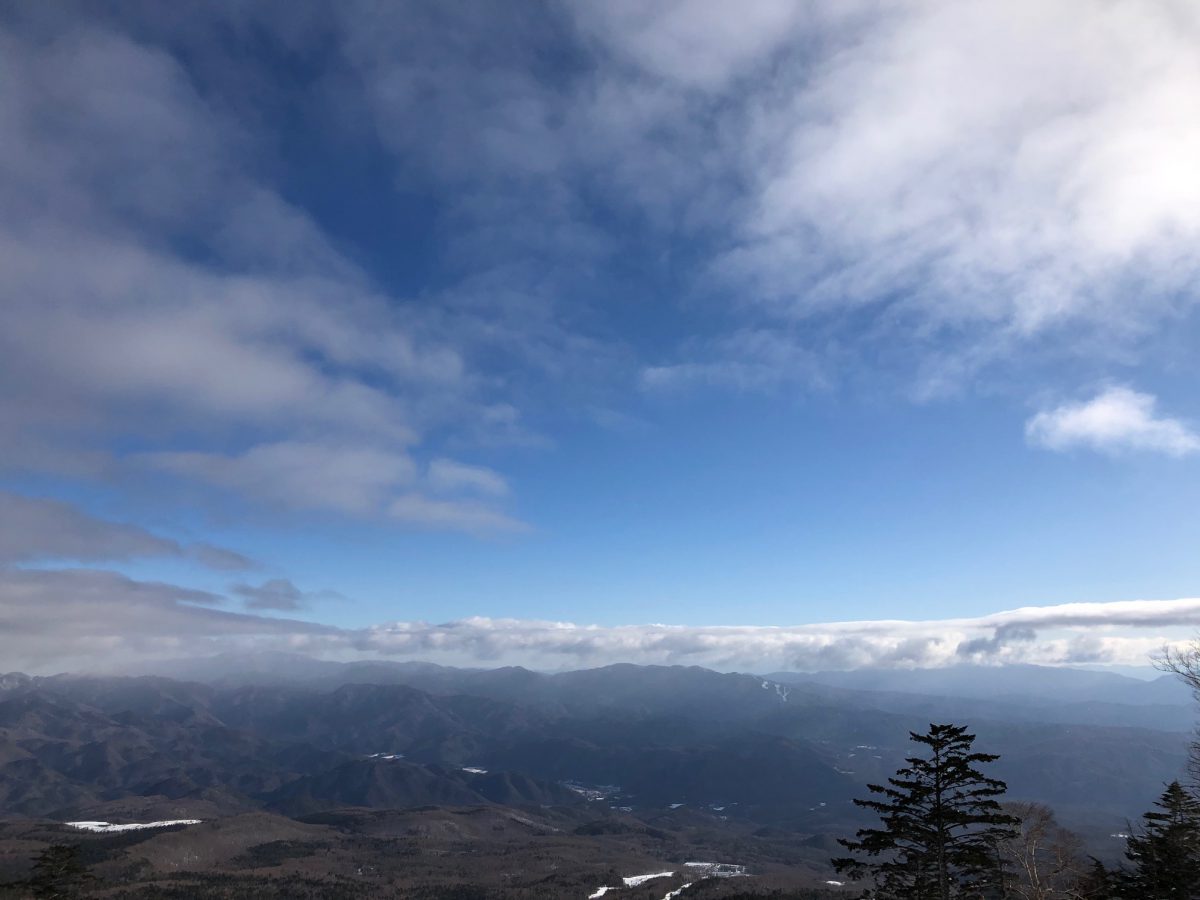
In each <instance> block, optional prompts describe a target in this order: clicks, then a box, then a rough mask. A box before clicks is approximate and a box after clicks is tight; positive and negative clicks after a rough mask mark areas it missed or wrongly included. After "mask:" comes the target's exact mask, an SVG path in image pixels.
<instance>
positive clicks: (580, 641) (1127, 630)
mask: <svg viewBox="0 0 1200 900" xmlns="http://www.w3.org/2000/svg"><path fill="white" fill-rule="evenodd" d="M1196 626H1200V600H1197V599H1188V600H1169V601H1145V600H1138V601H1127V602H1120V603H1078V604H1065V605H1061V606H1049V607H1026V608H1022V609H1016V610H1010V611H1006V612H1001V613H996V614H993V615H987V616H980V617H977V618H963V619H944V620H933V621H904V620H888V621H860V622H832V623H826V624H819V625H796V626H777V627H768V626H689V625H628V626H613V627H604V626H595V625H578V624H575V623H571V622H542V621H528V620H520V619H490V618H472V619H466V620H462V621H458V622H449V623H446V624H441V625H435V624H429V623H424V622H397V623H392V624H388V625H380V626H376V627H374V628H369V629H366V630H365V631H363V632H362V633H361V634H359V635H358V636H357V637H356V639H355V641H356V646H357V647H358V648H359V649H360V650H363V651H369V652H374V653H381V654H385V655H404V656H411V657H418V658H433V659H439V658H440V659H445V660H447V661H452V662H457V663H469V662H491V663H496V664H501V663H511V662H524V663H525V664H527V665H535V666H543V667H550V668H553V667H560V666H568V667H569V666H587V665H604V664H608V663H612V662H633V663H642V664H650V663H655V664H686V665H702V666H709V667H713V668H718V669H743V670H745V669H748V670H751V671H763V670H767V669H789V668H790V669H801V670H818V669H854V668H861V667H881V668H891V667H898V668H905V667H938V666H946V665H954V664H957V663H962V662H966V661H970V662H977V663H979V662H982V663H992V664H1009V663H1034V664H1042V665H1067V664H1077V663H1085V662H1087V663H1092V662H1096V663H1106V664H1125V665H1145V664H1146V663H1147V662H1148V660H1149V658H1150V656H1151V655H1153V654H1154V653H1156V652H1157V651H1158V650H1160V649H1161V648H1162V646H1163V645H1164V643H1175V642H1179V641H1182V640H1184V639H1186V637H1187V633H1188V631H1190V630H1191V629H1194V628H1196Z"/></svg>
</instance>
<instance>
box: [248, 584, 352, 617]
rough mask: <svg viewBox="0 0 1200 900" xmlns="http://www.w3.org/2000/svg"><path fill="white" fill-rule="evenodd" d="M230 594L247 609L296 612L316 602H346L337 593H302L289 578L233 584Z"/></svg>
mask: <svg viewBox="0 0 1200 900" xmlns="http://www.w3.org/2000/svg"><path fill="white" fill-rule="evenodd" d="M229 591H230V593H232V594H234V595H235V596H237V597H240V598H241V600H242V605H243V606H245V607H246V609H252V610H260V609H277V610H283V611H285V612H294V611H296V610H300V609H304V608H306V607H307V606H308V605H309V604H311V603H312V602H314V601H319V600H344V599H345V597H343V596H342V595H341V594H339V593H337V592H336V591H302V590H300V588H298V587H296V585H295V584H293V583H292V582H291V581H290V580H288V579H287V578H270V579H267V580H266V581H264V582H263V583H262V584H257V585H256V584H233V585H230V586H229Z"/></svg>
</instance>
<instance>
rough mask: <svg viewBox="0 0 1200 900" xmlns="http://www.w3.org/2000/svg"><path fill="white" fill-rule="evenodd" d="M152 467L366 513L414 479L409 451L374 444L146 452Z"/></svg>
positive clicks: (278, 499)
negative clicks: (232, 452)
mask: <svg viewBox="0 0 1200 900" xmlns="http://www.w3.org/2000/svg"><path fill="white" fill-rule="evenodd" d="M142 458H143V459H144V460H145V462H146V463H147V464H149V465H151V466H154V467H157V468H160V469H163V470H165V471H169V472H173V473H175V474H178V475H184V476H187V477H188V478H192V479H196V480H199V481H205V482H208V483H209V484H213V485H216V486H218V487H222V488H226V489H228V490H233V491H237V492H239V493H242V494H246V495H250V496H256V497H259V498H262V499H265V500H268V501H270V502H272V503H275V504H277V505H280V506H283V507H286V508H291V509H315V510H327V511H335V512H342V513H348V514H352V515H371V514H375V513H379V512H381V511H382V510H383V508H384V505H385V503H386V501H387V499H388V498H389V497H390V496H391V495H392V494H393V493H395V491H397V490H398V489H400V488H402V487H406V486H408V485H410V484H412V483H413V482H414V481H415V480H416V474H417V469H416V465H415V463H414V462H413V461H412V459H411V458H410V457H409V456H408V454H406V453H404V452H402V451H400V452H397V451H390V450H383V449H379V448H376V447H369V446H356V445H338V444H328V443H306V442H302V441H287V442H280V443H274V444H259V445H257V446H254V447H251V448H249V449H248V450H246V451H245V452H243V453H241V454H237V455H224V454H218V453H200V452H174V453H166V452H164V453H155V454H146V455H145V456H143V457H142Z"/></svg>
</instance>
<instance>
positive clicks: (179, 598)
mask: <svg viewBox="0 0 1200 900" xmlns="http://www.w3.org/2000/svg"><path fill="white" fill-rule="evenodd" d="M282 586H283V585H282V583H280V584H276V585H272V583H271V582H268V583H267V584H266V586H264V587H260V588H256V589H254V590H255V591H256V592H257V593H256V594H255V597H257V595H258V593H261V592H262V591H264V590H268V589H269V588H272V587H274V588H280V587H282ZM287 587H289V588H292V591H288V592H281V591H280V590H268V593H270V597H269V598H268V599H269V600H271V601H272V602H269V603H268V602H260V603H258V604H256V605H257V606H258V607H259V608H263V609H288V608H291V607H292V606H293V605H298V603H297V604H287V603H282V602H278V599H279V598H278V597H277V596H276V595H280V596H282V593H287V594H288V596H291V594H292V592H293V591H295V589H294V586H291V585H290V583H289V584H288V585H287ZM239 596H240V593H239ZM245 599H246V598H245V597H244V596H243V597H242V600H243V601H244V600H245ZM260 599H261V598H260ZM227 602H228V601H227V599H226V598H225V597H223V596H221V595H219V594H214V593H209V592H205V591H196V590H190V589H186V588H181V587H177V586H175V585H170V584H164V583H160V582H148V581H138V580H135V579H132V578H128V577H126V576H124V575H120V574H117V573H114V572H108V571H103V570H96V569H69V570H38V569H12V568H10V569H0V659H2V660H4V665H3V668H5V669H16V670H22V671H28V672H40V673H45V672H58V671H80V670H95V669H113V668H121V667H122V666H129V665H133V664H135V663H137V662H138V661H140V660H150V659H168V658H178V657H185V656H197V655H208V654H215V653H221V652H229V651H239V650H289V651H294V652H299V653H306V654H310V655H313V656H319V657H326V658H333V659H358V658H379V657H382V658H389V659H427V660H431V661H435V662H441V663H446V664H450V665H464V664H470V665H507V664H521V665H527V666H531V667H543V668H558V667H586V666H596V665H605V664H608V663H614V662H632V663H645V664H649V663H658V664H686V665H702V666H709V667H712V668H717V669H741V670H750V671H756V670H757V671H766V670H771V669H797V670H820V669H853V668H858V667H865V666H871V667H885V668H886V667H895V668H910V667H937V666H946V665H953V664H955V663H963V662H971V663H987V664H1012V663H1036V664H1042V665H1072V664H1084V663H1092V664H1095V663H1099V664H1113V665H1143V664H1145V663H1146V662H1147V660H1148V657H1149V656H1151V655H1152V654H1154V653H1155V652H1157V651H1158V650H1160V649H1161V648H1162V647H1163V646H1164V644H1168V643H1169V644H1178V643H1182V642H1186V641H1187V640H1189V639H1190V638H1191V637H1192V635H1193V633H1194V632H1195V630H1196V629H1197V627H1198V626H1200V598H1197V599H1180V600H1130V601H1122V602H1115V603H1070V604H1062V605H1057V606H1039V607H1024V608H1020V609H1013V610H1007V611H1004V612H998V613H995V614H992V615H986V616H979V617H973V618H959V619H941V620H928V621H909V620H880V621H858V622H830V623H819V624H809V625H788V626H737V625H721V626H703V625H663V624H650V625H621V626H600V625H581V624H576V623H572V622H550V621H531V620H525V619H491V618H470V619H463V620H460V621H455V622H446V623H428V622H391V623H387V624H380V625H376V626H372V627H369V628H361V629H347V628H339V627H336V626H333V625H326V624H321V623H316V622H308V621H303V620H300V619H294V618H277V617H273V616H264V615H254V614H251V613H247V612H241V611H234V609H232V608H224V607H225V605H226V604H227ZM254 605H255V604H252V603H251V604H247V606H254Z"/></svg>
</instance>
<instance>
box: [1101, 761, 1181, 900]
mask: <svg viewBox="0 0 1200 900" xmlns="http://www.w3.org/2000/svg"><path fill="white" fill-rule="evenodd" d="M1155 806H1157V807H1158V809H1159V810H1161V812H1158V811H1154V810H1151V811H1150V812H1148V813H1146V814H1145V816H1143V817H1142V820H1143V825H1142V830H1141V834H1138V835H1133V836H1131V837H1130V838H1129V843H1128V845H1127V846H1126V850H1125V857H1126V859H1128V860H1129V862H1130V863H1131V864H1132V869H1131V870H1128V871H1125V872H1122V873H1121V874H1120V875H1119V876H1118V878H1117V883H1118V891H1119V894H1120V896H1121V897H1128V898H1130V900H1135V898H1136V900H1198V898H1200V800H1197V799H1196V798H1195V797H1193V796H1192V795H1191V794H1189V793H1188V792H1187V791H1186V790H1184V789H1183V787H1182V786H1181V785H1180V784H1179V782H1178V781H1175V782H1172V783H1171V784H1170V785H1169V786H1168V787H1167V789H1166V790H1165V791H1164V792H1163V794H1162V796H1161V797H1160V798H1159V799H1158V800H1157V801H1156V802H1155Z"/></svg>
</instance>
